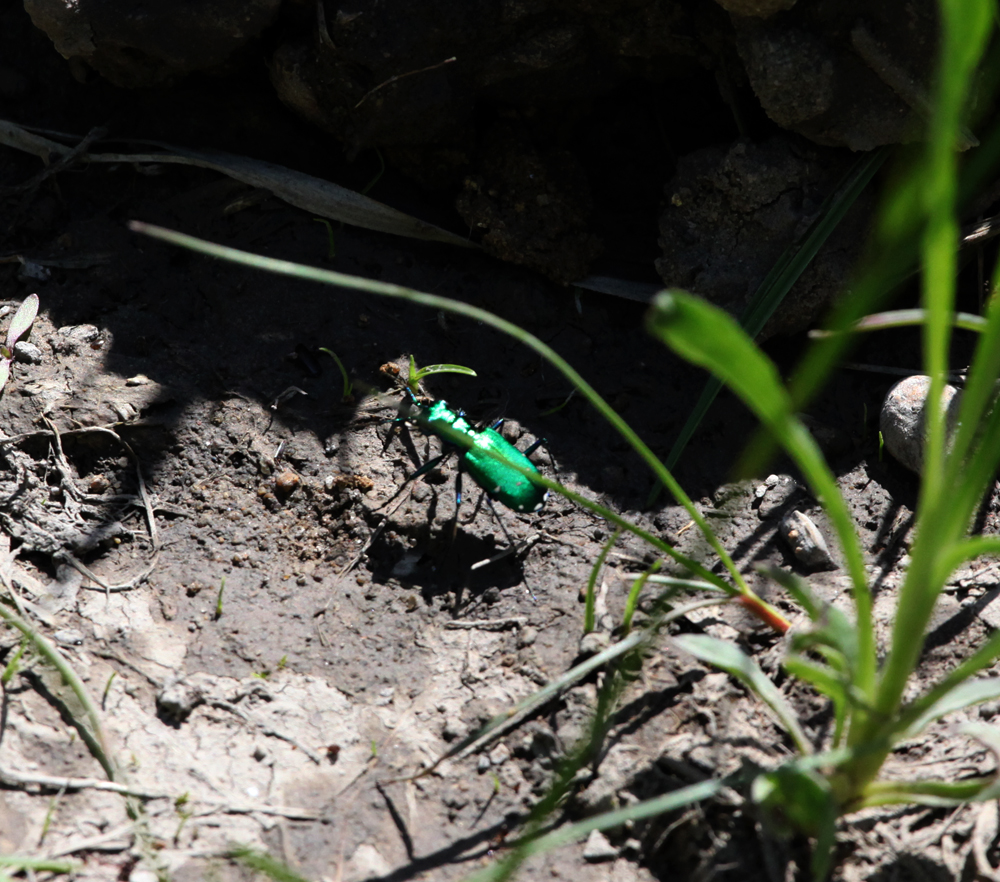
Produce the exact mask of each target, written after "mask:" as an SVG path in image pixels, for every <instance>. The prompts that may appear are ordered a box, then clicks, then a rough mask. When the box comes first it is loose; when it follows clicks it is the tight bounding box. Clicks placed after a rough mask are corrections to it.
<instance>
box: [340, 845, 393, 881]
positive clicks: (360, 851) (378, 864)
mask: <svg viewBox="0 0 1000 882" xmlns="http://www.w3.org/2000/svg"><path fill="white" fill-rule="evenodd" d="M347 867H348V873H347V875H349V876H350V878H352V879H373V878H375V877H382V876H388V875H389V873H391V872H392V864H390V863H389V862H388V861H387V860H386V859H385V858H384V857H383V856H382V854H381V852H379V850H378V849H377V848H376V847H375V846H374V845H371V844H370V843H367V842H362V843H361V845H359V846H358V847H357V849H356V850H355V852H354V854H352V855H351V857H350V859H349V860H348V862H347Z"/></svg>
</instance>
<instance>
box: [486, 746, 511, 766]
mask: <svg viewBox="0 0 1000 882" xmlns="http://www.w3.org/2000/svg"><path fill="white" fill-rule="evenodd" d="M489 757H490V764H491V765H493V766H502V765H503V764H504V763H505V762H507V760H509V759H510V748H509V747H508V746H507V745H506V744H498V745H497V746H496V747H494V748H493V750H491V751H490V753H489Z"/></svg>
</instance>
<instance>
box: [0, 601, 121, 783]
mask: <svg viewBox="0 0 1000 882" xmlns="http://www.w3.org/2000/svg"><path fill="white" fill-rule="evenodd" d="M0 618H2V619H3V620H4V621H5V622H7V624H9V625H12V626H13V627H14V628H16V629H17V630H18V631H20V632H21V633H22V634H23V635H24V636H25V637H27V638H28V640H30V641H31V643H32V645H33V646H34V647H35V651H36V652H37V653H38V654H39V655H40V656H41V657H42V658H44V659H45V660H46V661H47V662H48V663H49V664H50V665H52V667H54V668H55V669H56V670H57V671H58V672H59V674H60V676H61V677H62V679H63V682H64V683H65V684H66V685H67V686H69V688H70V689H71V690H72V691H73V694H74V695H75V696H76V698H77V700H78V701H79V702H80V705H81V706H82V707H83V709H84V712H85V713H86V715H87V721H88V723H89V724H90V726H89V729H88V728H87V727H86V726H80V727H79V732H80V735H81V737H82V738H83V739H84V740H85V741H86V742H87V747H88V748H89V749H90V752H91V753H92V754H93V755H94V759H96V760H97V761H98V762H99V763H100V764H101V768H103V769H104V773H105V774H106V775H107V776H108V780H109V781H114V780H116V778H115V767H114V764H113V763H112V761H111V755H110V753H109V752H108V749H107V741H106V740H105V737H104V728H103V727H102V726H101V718H100V715H99V714H98V712H97V707H96V706H95V705H94V702H92V701H91V700H90V695H89V694H88V693H87V689H86V687H85V686H84V685H83V682H82V681H81V680H80V678H79V677H78V676H77V675H76V671H74V670H73V668H72V667H71V666H70V664H69V662H68V661H67V660H66V658H65V657H64V656H63V654H62V653H61V652H60V651H59V650H58V649H56V647H55V646H53V644H51V643H49V641H48V640H46V639H45V638H44V637H43V636H42V635H41V634H39V633H38V632H37V631H36V630H35V629H34V628H32V627H31V625H29V624H28V623H27V622H26V621H24V619H22V618H21V617H20V616H19V615H17V613H15V612H13V611H12V610H10V609H8V608H7V606H6V605H5V604H3V603H0Z"/></svg>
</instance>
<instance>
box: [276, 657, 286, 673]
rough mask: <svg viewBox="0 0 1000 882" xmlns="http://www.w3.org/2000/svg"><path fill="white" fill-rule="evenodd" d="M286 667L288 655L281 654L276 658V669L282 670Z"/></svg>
mask: <svg viewBox="0 0 1000 882" xmlns="http://www.w3.org/2000/svg"><path fill="white" fill-rule="evenodd" d="M286 667H288V656H287V655H283V656H282V657H281V658H279V659H278V670H279V671H283V670H284V669H285V668H286Z"/></svg>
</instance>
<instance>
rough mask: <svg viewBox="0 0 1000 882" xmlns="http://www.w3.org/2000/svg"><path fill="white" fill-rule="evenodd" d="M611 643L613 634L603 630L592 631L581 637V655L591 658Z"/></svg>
mask: <svg viewBox="0 0 1000 882" xmlns="http://www.w3.org/2000/svg"><path fill="white" fill-rule="evenodd" d="M610 645H611V635H610V634H606V633H604V632H603V631H591V632H590V633H589V634H584V635H583V637H581V638H580V656H581V657H583V658H590V657H591V656H593V655H597V654H598V653H599V652H603V651H604V650H605V649H607V648H608V647H609V646H610Z"/></svg>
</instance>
